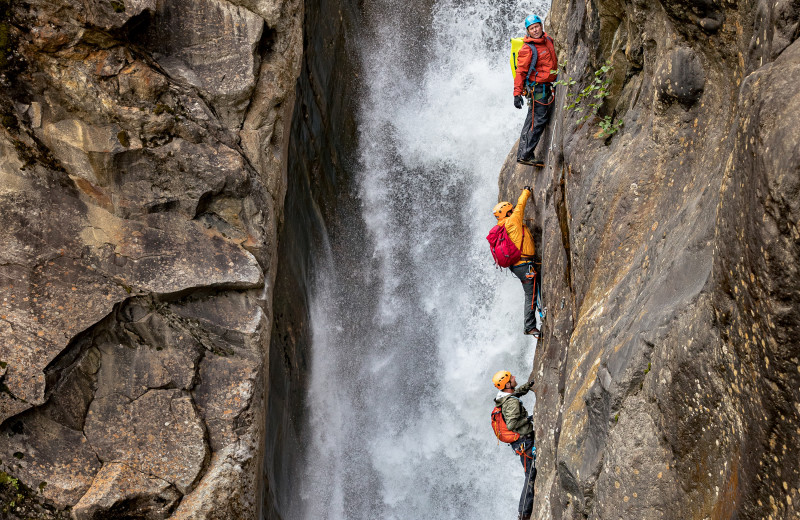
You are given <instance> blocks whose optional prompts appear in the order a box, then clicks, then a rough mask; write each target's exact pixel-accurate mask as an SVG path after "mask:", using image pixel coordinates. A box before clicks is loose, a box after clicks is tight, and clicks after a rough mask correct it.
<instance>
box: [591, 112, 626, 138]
mask: <svg viewBox="0 0 800 520" xmlns="http://www.w3.org/2000/svg"><path fill="white" fill-rule="evenodd" d="M597 124H598V126H599V127H600V131H599V132H598V133H597V137H599V138H604V137H610V136H612V135H614V134H616V133H617V130H619V129H620V128H621V127H622V125H624V124H625V123H623V121H622V119H619V120H618V121H617V122H616V123H615V122H614V121H613V120H612V119H611V116H606V117H604V118H603V119H601V120H600V121H599V122H598V123H597Z"/></svg>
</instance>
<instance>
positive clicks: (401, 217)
mask: <svg viewBox="0 0 800 520" xmlns="http://www.w3.org/2000/svg"><path fill="white" fill-rule="evenodd" d="M367 3H368V4H370V5H369V6H368V7H367V11H368V13H370V14H369V15H368V16H367V17H366V18H367V20H368V28H367V30H365V31H364V37H363V38H364V41H362V42H359V43H360V44H359V48H360V49H361V52H362V55H361V59H362V63H363V70H364V73H363V74H362V75H363V77H362V78H360V81H361V90H360V94H359V95H360V96H361V100H362V102H361V109H360V113H359V116H358V120H359V136H360V137H359V150H358V158H359V161H358V165H357V171H356V172H355V173H354V179H355V186H353V187H352V192H351V193H349V194H346V195H349V196H344V197H340V199H342V200H344V203H342V205H343V207H344V210H343V214H345V215H346V216H345V217H344V218H342V219H340V222H339V225H338V227H337V231H336V233H335V236H332V237H330V244H329V248H328V251H329V254H328V257H327V259H326V260H325V261H320V262H319V263H318V264H319V265H318V267H317V279H318V282H317V287H316V291H315V294H314V295H312V304H311V307H312V308H311V321H312V335H313V344H312V348H311V355H312V360H311V374H310V380H309V381H308V389H307V390H308V394H307V399H306V401H307V403H308V409H307V410H306V413H307V414H308V432H307V435H306V445H305V446H304V450H305V453H304V455H303V459H302V461H303V464H304V465H305V468H304V473H305V478H304V479H303V481H302V482H297V483H294V484H293V486H294V489H295V491H296V493H297V497H296V499H295V504H294V505H293V506H292V511H291V513H290V514H289V515H287V516H286V518H287V519H295V518H298V519H299V518H303V519H305V518H307V519H311V518H314V519H320V518H324V519H348V520H350V519H352V520H357V519H371V520H374V519H382V520H383V519H386V520H391V519H398V520H400V519H402V520H416V519H421V518H426V519H431V520H453V519H455V518H458V519H475V520H485V519H486V518H494V517H500V518H502V517H505V518H512V517H513V516H514V515H515V514H516V509H517V500H518V497H519V492H520V489H521V487H522V478H523V474H522V469H521V467H520V464H519V460H518V459H517V458H515V457H514V455H513V452H512V451H511V449H510V448H508V447H507V446H505V445H500V446H498V443H497V440H496V439H495V437H494V435H493V433H492V431H491V428H490V421H489V415H490V411H491V408H492V406H493V402H492V399H493V397H494V395H495V393H496V390H495V389H494V387H493V386H492V384H491V376H492V374H493V373H494V372H495V371H497V370H500V369H508V370H511V371H512V373H514V374H515V375H517V378H518V379H519V380H520V382H523V381H524V380H525V379H526V377H527V375H528V373H529V372H530V369H531V365H532V360H533V351H534V348H535V342H534V340H532V339H530V338H528V337H525V336H523V334H522V301H523V293H522V288H521V287H520V283H519V281H518V280H517V279H516V278H515V277H513V275H511V274H510V273H509V272H507V271H501V270H498V269H495V268H494V267H493V265H492V261H491V256H490V254H489V250H488V245H487V242H486V239H485V236H486V234H487V233H488V231H489V229H490V228H491V227H492V226H493V225H494V217H493V216H492V214H491V208H492V207H493V206H494V204H495V203H496V196H497V174H498V171H499V169H500V166H501V165H502V163H503V160H504V159H505V157H506V154H507V153H508V151H509V144H510V143H513V142H514V140H515V138H516V136H517V135H518V132H519V129H520V125H521V124H522V122H523V119H524V113H523V112H522V111H518V110H515V109H514V107H513V105H512V96H511V91H512V76H511V74H510V69H509V64H508V49H509V43H508V40H509V38H510V37H513V36H521V35H522V33H523V26H522V21H523V19H524V18H525V16H526V15H527V14H530V13H535V14H539V15H541V16H543V15H544V14H545V12H546V10H547V5H546V3H545V2H544V1H543V0H526V1H521V2H516V3H515V4H516V5H515V6H514V8H513V9H512V8H510V7H508V6H507V5H504V4H505V3H503V2H496V1H494V0H476V1H474V2H469V3H467V2H463V1H459V0H440V1H438V2H436V3H435V4H434V5H433V6H432V9H431V11H430V12H429V13H427V14H426V16H424V17H423V16H419V17H418V16H417V15H416V14H415V12H414V10H413V9H412V8H410V7H408V6H409V4H408V3H407V2H404V1H403V0H373V1H372V2H367ZM420 24H425V27H424V28H423V30H419V28H420ZM420 34H424V37H421V36H420ZM520 188H521V186H520ZM512 202H515V201H512ZM534 399H535V398H534V396H533V395H532V394H529V396H528V397H525V398H523V402H524V403H525V404H526V406H527V407H528V410H529V411H531V410H532V408H533V404H534Z"/></svg>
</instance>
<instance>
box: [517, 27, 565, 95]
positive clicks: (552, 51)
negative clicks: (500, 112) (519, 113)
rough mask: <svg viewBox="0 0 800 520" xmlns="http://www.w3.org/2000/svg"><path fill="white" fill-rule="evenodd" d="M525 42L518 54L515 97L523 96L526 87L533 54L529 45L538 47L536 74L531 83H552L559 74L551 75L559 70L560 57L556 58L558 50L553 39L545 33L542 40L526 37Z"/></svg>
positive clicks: (533, 75) (534, 65) (532, 74)
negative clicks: (552, 71) (553, 71)
mask: <svg viewBox="0 0 800 520" xmlns="http://www.w3.org/2000/svg"><path fill="white" fill-rule="evenodd" d="M522 41H524V42H525V45H523V46H522V47H521V48H520V49H519V54H517V75H516V77H514V95H515V96H521V95H522V90H523V88H524V87H525V78H527V77H528V69H530V67H531V59H532V58H533V53H532V52H531V48H530V47H528V45H527V44H529V43H530V44H533V46H534V47H536V54H537V56H536V63H534V64H533V67H534V72H533V73H531V77H530V81H531V82H533V81H535V82H536V83H552V82H553V81H555V80H556V78H557V77H558V75H557V74H551V73H550V71H551V70H558V56H556V48H555V46H554V45H553V39H552V38H550V37H549V36H548V35H547V33H544V34H543V35H542V37H541V38H536V39H533V38H531V37H530V36H526V37H525V38H523V39H522Z"/></svg>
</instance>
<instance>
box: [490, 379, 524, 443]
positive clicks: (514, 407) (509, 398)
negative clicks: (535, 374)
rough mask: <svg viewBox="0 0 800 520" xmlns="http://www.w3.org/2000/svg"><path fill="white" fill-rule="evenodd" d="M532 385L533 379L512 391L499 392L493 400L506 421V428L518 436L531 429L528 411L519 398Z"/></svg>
mask: <svg viewBox="0 0 800 520" xmlns="http://www.w3.org/2000/svg"><path fill="white" fill-rule="evenodd" d="M532 386H533V381H531V382H530V383H525V384H524V385H520V386H518V387H517V388H516V390H514V392H512V393H510V394H508V393H506V392H503V391H501V392H499V393H498V394H497V397H495V398H494V402H495V403H496V404H497V406H499V407H500V410H502V413H503V419H504V420H505V421H506V426H508V429H509V430H511V431H512V432H514V433H518V434H519V435H520V436H525V435H527V434H529V433H531V432H532V431H533V423H531V422H530V421H529V420H528V411H527V410H525V407H524V406H522V401H520V400H519V398H520V397H521V396H523V395H525V394H527V393H528V391H530V389H531V387H532Z"/></svg>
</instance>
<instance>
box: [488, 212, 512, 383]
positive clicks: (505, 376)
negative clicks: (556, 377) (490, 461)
mask: <svg viewBox="0 0 800 520" xmlns="http://www.w3.org/2000/svg"><path fill="white" fill-rule="evenodd" d="M506 204H507V203H506ZM509 381H511V372H509V371H508V370H501V371H500V372H498V373H496V374H495V375H494V376H492V383H494V386H496V387H497V389H498V390H502V389H503V388H505V387H506V383H508V382H509Z"/></svg>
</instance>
